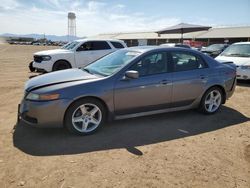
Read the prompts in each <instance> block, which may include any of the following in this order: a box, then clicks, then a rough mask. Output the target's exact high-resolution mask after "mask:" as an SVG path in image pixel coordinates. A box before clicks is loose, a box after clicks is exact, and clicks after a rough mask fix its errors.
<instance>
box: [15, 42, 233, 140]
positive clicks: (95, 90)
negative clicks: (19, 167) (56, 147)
mask: <svg viewBox="0 0 250 188" xmlns="http://www.w3.org/2000/svg"><path fill="white" fill-rule="evenodd" d="M235 84H236V68H235V66H234V65H233V64H221V63H218V62H217V61H216V60H214V59H212V58H211V57H208V56H206V55H203V54H202V53H200V52H198V51H194V50H191V49H184V48H166V47H134V48H127V49H122V50H119V51H116V52H114V53H111V54H109V55H107V56H105V57H103V58H101V59H99V60H97V61H95V62H94V63H92V64H90V65H88V66H86V67H84V68H82V69H69V70H63V71H58V72H53V73H48V74H45V75H42V76H37V77H35V78H32V79H30V80H29V81H28V82H27V83H26V85H25V95H24V98H23V100H22V102H21V104H20V105H19V110H18V111H19V114H18V117H19V118H20V119H21V120H22V121H25V122H26V123H27V124H29V125H32V126H34V127H66V128H67V129H68V130H69V131H70V132H73V133H77V134H80V135H85V134H90V133H93V132H95V131H96V130H98V129H99V128H100V127H102V125H103V124H104V123H105V121H106V120H113V119H123V118H131V117H138V116H144V115H151V114H157V113H165V112H172V111H178V110H187V109H193V108H198V109H199V110H200V111H201V112H203V113H206V114H213V113H215V112H217V111H218V110H219V108H220V106H221V104H224V103H225V102H226V99H228V98H229V97H231V96H232V94H233V92H234V88H235Z"/></svg>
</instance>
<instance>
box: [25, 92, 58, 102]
mask: <svg viewBox="0 0 250 188" xmlns="http://www.w3.org/2000/svg"><path fill="white" fill-rule="evenodd" d="M59 96H60V95H59V94H57V93H53V94H40V95H39V94H36V93H31V92H30V93H29V94H28V95H27V97H26V99H28V100H34V101H49V100H55V99H59Z"/></svg>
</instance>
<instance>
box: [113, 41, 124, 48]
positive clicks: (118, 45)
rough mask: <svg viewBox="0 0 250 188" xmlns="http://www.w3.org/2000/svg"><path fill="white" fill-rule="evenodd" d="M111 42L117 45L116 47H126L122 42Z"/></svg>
mask: <svg viewBox="0 0 250 188" xmlns="http://www.w3.org/2000/svg"><path fill="white" fill-rule="evenodd" d="M111 44H112V45H113V46H114V47H115V48H124V46H123V45H122V44H121V43H120V42H113V41H112V42H111Z"/></svg>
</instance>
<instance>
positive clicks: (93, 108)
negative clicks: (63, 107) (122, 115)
mask: <svg viewBox="0 0 250 188" xmlns="http://www.w3.org/2000/svg"><path fill="white" fill-rule="evenodd" d="M106 114H107V111H106V108H105V107H104V105H103V104H102V103H101V102H100V101H99V100H96V99H93V98H85V99H81V100H78V101H76V102H74V103H73V104H72V105H71V106H70V107H69V108H68V110H67V111H66V114H65V119H64V123H65V127H66V128H67V129H68V130H69V131H70V132H71V133H74V134H78V135H89V134H93V133H94V132H96V131H97V130H98V129H100V128H101V127H102V125H103V124H104V122H105V121H106Z"/></svg>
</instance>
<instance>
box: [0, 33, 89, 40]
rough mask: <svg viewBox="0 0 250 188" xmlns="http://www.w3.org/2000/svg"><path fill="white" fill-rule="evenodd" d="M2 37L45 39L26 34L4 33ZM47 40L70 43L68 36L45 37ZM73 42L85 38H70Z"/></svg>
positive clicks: (38, 35)
mask: <svg viewBox="0 0 250 188" xmlns="http://www.w3.org/2000/svg"><path fill="white" fill-rule="evenodd" d="M0 36H2V37H28V38H34V39H41V38H44V35H43V34H25V35H19V34H12V33H4V34H0ZM45 38H46V39H47V40H52V41H68V36H67V35H63V36H57V35H45ZM70 38H71V39H72V40H76V39H82V38H85V37H73V38H72V37H70Z"/></svg>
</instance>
